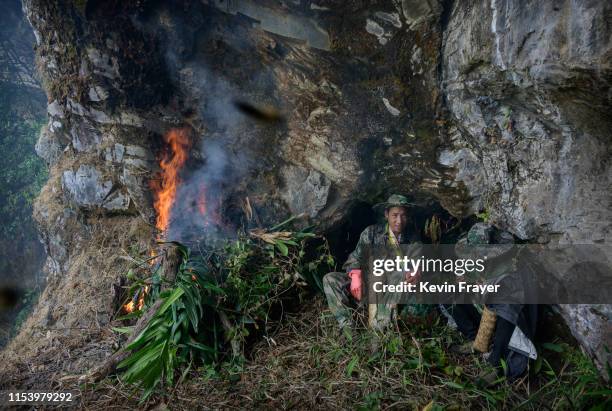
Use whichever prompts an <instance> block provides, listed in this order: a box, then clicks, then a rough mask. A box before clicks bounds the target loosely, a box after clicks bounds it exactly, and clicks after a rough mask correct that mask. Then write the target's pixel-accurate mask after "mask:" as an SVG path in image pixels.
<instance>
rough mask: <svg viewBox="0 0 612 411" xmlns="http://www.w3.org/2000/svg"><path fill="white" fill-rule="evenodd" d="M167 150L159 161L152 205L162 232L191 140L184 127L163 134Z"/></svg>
mask: <svg viewBox="0 0 612 411" xmlns="http://www.w3.org/2000/svg"><path fill="white" fill-rule="evenodd" d="M164 141H165V142H166V143H167V144H168V146H169V151H168V152H167V153H166V155H165V156H164V157H163V158H162V159H161V161H160V162H159V166H160V168H161V170H162V178H161V182H160V183H159V184H158V187H155V188H157V189H156V190H155V191H154V197H155V201H154V203H153V206H154V207H155V211H156V212H157V221H156V224H155V225H156V227H157V228H158V229H159V230H160V231H161V232H164V231H165V230H166V229H167V228H168V224H169V223H170V217H171V213H172V206H173V205H174V201H175V198H176V190H177V188H178V186H179V184H180V176H179V173H180V170H181V168H182V167H183V165H184V164H185V161H187V157H188V153H189V148H190V147H191V140H190V138H189V131H188V129H186V128H175V129H172V130H170V131H168V133H166V135H165V136H164Z"/></svg>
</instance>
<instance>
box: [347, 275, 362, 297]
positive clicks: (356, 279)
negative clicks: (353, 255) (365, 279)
mask: <svg viewBox="0 0 612 411" xmlns="http://www.w3.org/2000/svg"><path fill="white" fill-rule="evenodd" d="M348 276H349V277H350V278H351V286H350V290H351V295H352V296H353V297H355V299H356V300H357V301H361V270H359V269H353V270H351V271H349V273H348Z"/></svg>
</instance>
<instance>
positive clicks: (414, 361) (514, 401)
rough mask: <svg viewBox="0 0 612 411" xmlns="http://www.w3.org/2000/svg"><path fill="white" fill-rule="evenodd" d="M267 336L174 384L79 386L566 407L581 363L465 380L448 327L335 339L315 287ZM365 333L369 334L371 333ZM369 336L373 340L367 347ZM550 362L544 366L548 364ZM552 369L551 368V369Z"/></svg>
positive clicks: (346, 405) (363, 401) (109, 404)
mask: <svg viewBox="0 0 612 411" xmlns="http://www.w3.org/2000/svg"><path fill="white" fill-rule="evenodd" d="M267 326H268V328H269V331H270V332H269V333H268V335H267V337H264V338H263V339H261V340H259V341H258V342H257V343H256V344H255V345H254V346H253V347H252V349H251V351H250V353H251V355H250V358H249V359H247V360H246V362H245V363H244V364H243V365H242V366H239V365H232V364H229V363H228V364H224V365H223V366H222V367H221V368H220V369H217V370H215V369H212V368H201V369H198V370H192V371H190V372H189V374H188V375H187V376H186V378H185V379H184V380H183V381H182V382H181V383H179V384H177V385H176V386H175V387H171V388H166V391H165V392H163V393H159V394H157V395H155V396H153V397H152V398H150V399H149V400H148V401H147V402H146V403H144V404H139V403H138V399H139V398H140V392H139V391H138V390H134V388H133V387H127V386H125V385H123V384H122V383H121V381H119V380H118V379H117V378H116V377H113V378H111V379H107V380H105V381H103V382H102V383H100V384H98V385H96V386H91V387H87V388H85V389H84V390H83V392H82V397H81V401H82V404H81V405H82V406H83V407H84V408H88V409H136V408H139V409H152V408H154V409H166V408H167V409H245V408H246V409H278V408H280V409H289V408H290V409H423V408H424V407H427V406H429V407H430V408H429V409H442V408H436V407H438V406H439V407H443V408H444V409H451V410H452V409H457V410H459V409H514V408H517V407H522V408H523V409H541V408H550V409H571V408H574V407H573V406H572V405H571V403H568V402H567V401H566V399H565V398H564V397H565V396H569V394H568V393H567V392H565V391H564V390H565V388H564V387H565V386H566V385H568V384H569V385H571V384H572V381H575V380H572V378H574V379H575V378H579V377H580V376H581V375H582V374H581V373H583V371H582V370H573V373H572V371H571V369H572V367H575V364H570V363H567V362H566V363H565V364H564V365H562V366H561V365H560V369H558V370H555V371H554V372H555V373H556V376H555V377H551V376H550V375H548V374H546V373H544V372H540V373H539V374H537V375H534V372H533V370H532V372H531V373H530V374H528V375H526V376H525V377H523V378H522V379H520V380H518V381H515V382H513V383H506V382H504V383H502V384H501V385H499V386H498V387H497V388H496V389H491V390H489V389H480V388H478V387H477V386H476V385H474V384H473V382H472V381H473V380H474V378H475V376H476V375H477V374H478V372H480V371H481V369H482V368H481V364H482V362H481V360H480V359H479V357H472V356H468V357H451V356H449V355H448V354H447V353H448V349H447V348H448V344H450V343H451V342H452V341H457V339H458V336H457V335H456V334H455V332H454V331H453V330H450V329H448V328H447V327H445V326H444V325H442V324H440V323H439V322H438V321H437V320H436V321H435V323H434V324H433V326H432V325H426V324H412V325H410V326H407V325H405V324H404V325H403V326H400V328H399V329H398V330H396V331H395V332H389V333H388V334H387V335H386V336H378V337H380V338H378V337H377V336H375V335H374V334H372V333H371V332H369V331H367V330H365V329H358V330H356V332H355V333H354V334H353V337H352V340H348V341H345V340H342V339H341V338H339V336H338V331H337V328H336V326H335V323H334V320H333V318H330V316H329V312H328V311H327V310H326V309H325V306H324V304H323V301H322V298H320V297H317V298H316V299H315V300H314V301H312V302H311V305H310V306H309V307H306V308H305V310H304V311H303V312H301V313H297V314H289V315H287V316H286V317H285V319H284V321H283V322H282V323H274V324H268V325H267ZM373 341H376V343H374V342H373ZM373 345H375V346H376V347H377V349H375V350H373ZM551 370H552V369H551ZM551 372H553V371H551Z"/></svg>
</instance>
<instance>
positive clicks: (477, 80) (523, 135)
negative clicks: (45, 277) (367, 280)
mask: <svg viewBox="0 0 612 411" xmlns="http://www.w3.org/2000/svg"><path fill="white" fill-rule="evenodd" d="M217 3H218V4H217ZM24 4H25V8H26V10H27V14H28V17H29V19H30V22H31V23H32V26H33V28H34V30H35V33H36V37H37V39H38V45H37V52H38V60H39V64H40V68H41V72H42V74H43V77H44V84H45V88H46V90H47V94H48V98H49V106H48V112H49V124H48V126H47V127H46V129H45V130H44V131H43V133H42V134H41V138H40V140H39V142H38V145H37V150H38V152H39V154H40V155H41V156H42V157H43V158H45V160H46V161H47V162H48V164H49V167H50V174H51V177H50V180H49V182H48V184H47V186H46V187H45V189H44V190H43V193H42V194H41V196H40V198H39V200H38V204H37V208H36V214H35V215H36V218H37V220H38V221H39V223H40V226H41V230H42V232H43V236H44V238H45V241H46V246H47V250H48V254H49V258H48V261H47V271H48V273H49V285H48V287H47V290H46V292H45V295H44V296H43V297H42V299H41V304H40V305H39V307H38V309H37V311H36V313H35V314H34V316H33V317H32V318H31V319H30V321H29V323H28V324H27V325H26V327H25V328H24V331H23V332H22V334H21V335H20V336H19V337H18V338H17V339H16V340H15V342H14V343H13V346H12V349H13V350H14V352H17V353H19V352H20V350H27V351H28V352H35V350H41V351H42V350H43V349H50V348H52V347H57V346H59V345H62V344H67V341H69V342H70V343H69V345H68V347H69V348H70V350H72V351H76V352H80V353H88V352H90V353H91V354H89V355H90V357H86V356H83V357H82V358H83V359H81V360H79V361H78V362H74V363H72V364H71V365H70V368H71V369H67V370H66V371H71V370H72V371H76V370H82V369H83V368H86V367H88V366H89V365H90V364H91V363H92V362H94V361H96V358H100V357H103V356H105V355H107V354H108V353H109V352H110V351H112V349H113V347H112V342H111V341H112V338H111V337H110V336H109V332H108V331H107V328H106V326H107V325H108V322H109V320H110V318H111V316H112V315H113V313H114V312H113V309H115V308H116V307H114V306H113V299H112V294H111V293H110V292H109V290H110V289H111V286H112V284H113V283H114V282H115V281H116V280H117V278H118V277H119V276H120V275H121V273H122V272H123V270H124V269H125V268H126V264H127V263H126V261H125V260H123V259H121V258H120V256H121V250H122V249H124V250H125V249H128V248H129V247H130V246H132V247H134V246H137V247H141V248H142V249H146V248H148V247H150V246H151V243H152V240H153V239H154V237H155V233H154V230H153V227H152V222H153V218H154V210H153V208H152V204H151V195H150V188H149V182H150V180H151V179H152V178H154V176H155V172H156V171H158V169H157V167H158V166H157V161H156V158H158V157H159V154H160V152H161V151H162V150H163V148H164V144H163V139H162V135H163V134H164V133H165V132H167V131H168V130H169V129H170V128H172V127H187V128H188V129H189V130H191V134H192V136H193V140H194V141H193V146H192V151H191V153H190V160H189V162H188V164H187V166H186V170H185V173H186V174H185V178H184V187H186V188H185V190H184V192H185V193H186V194H185V195H187V194H188V193H189V192H190V190H192V189H193V188H194V187H199V185H200V184H206V186H207V187H206V188H207V190H208V191H209V192H211V193H212V194H214V197H215V199H216V200H217V203H215V204H217V205H216V206H215V207H218V210H217V211H220V212H221V213H222V214H224V215H231V214H232V212H233V211H232V210H236V209H238V210H239V209H240V205H241V204H242V201H244V199H245V198H246V197H248V198H249V201H250V204H251V205H252V207H253V209H254V210H255V213H256V214H257V215H258V218H259V219H260V221H261V223H262V224H269V223H272V222H276V221H278V220H280V219H281V218H284V217H286V216H287V215H289V214H297V213H306V215H307V216H308V218H309V219H310V220H311V221H312V222H315V223H317V224H319V226H320V227H321V229H329V228H333V227H335V226H337V224H338V223H339V222H340V221H341V220H342V218H343V216H344V215H345V212H346V210H347V209H348V208H349V207H350V206H351V205H352V204H354V203H355V202H357V201H365V202H370V203H372V202H374V201H377V200H380V199H381V198H382V197H384V196H385V195H386V194H388V193H390V192H391V191H396V192H404V193H408V194H412V195H413V196H414V197H415V199H416V200H417V201H418V202H419V203H420V204H422V205H427V204H429V203H430V202H431V201H437V202H439V203H440V204H441V205H442V206H443V207H445V208H446V209H447V210H448V211H449V212H450V213H452V214H453V215H455V216H457V217H466V216H469V215H471V214H473V213H474V212H476V211H481V210H484V209H486V210H488V213H489V215H490V219H491V221H492V222H493V223H495V224H497V225H498V226H500V227H502V228H506V229H508V230H510V231H512V232H513V233H514V234H515V235H517V236H518V237H520V238H522V239H533V240H536V239H537V240H538V241H540V242H546V241H566V242H569V241H580V242H582V241H589V242H592V241H598V242H606V243H607V242H609V241H610V226H609V224H610V214H611V212H612V209H611V207H610V194H609V193H610V190H609V189H610V179H611V175H612V173H610V151H609V150H610V149H609V131H608V130H609V125H610V114H609V112H608V110H607V107H609V103H610V93H609V90H610V88H609V86H610V78H611V77H610V67H609V61H610V31H609V30H610V29H609V27H608V26H607V25H606V20H605V19H606V16H608V17H609V15H610V6H608V5H607V4H606V2H587V3H582V5H580V6H578V5H576V4H574V2H570V1H567V2H564V3H563V4H558V2H529V1H518V0H517V1H510V0H508V1H505V2H502V1H492V2H483V1H480V2H476V1H474V2H448V1H447V2H443V3H438V2H436V1H427V2H420V1H410V0H404V1H394V2H377V3H376V4H374V5H370V4H366V3H365V2H359V1H354V2H353V1H352V2H333V1H318V2H311V1H301V2H280V3H279V2H272V1H270V2H268V1H263V2H257V6H254V5H253V4H251V3H250V2H240V1H237V2H232V5H231V6H229V5H224V4H221V3H220V2H214V1H209V2H206V1H204V2H195V1H194V2H182V3H181V4H180V5H174V6H173V7H170V6H169V5H163V4H158V3H156V2H150V3H149V2H142V3H138V5H125V4H123V3H122V2H96V1H87V2H77V3H75V4H74V5H73V4H72V3H67V2H57V3H56V2H53V3H51V2H43V1H35V0H26V1H24ZM245 107H247V109H245ZM253 108H255V110H252V109H253ZM253 111H255V113H256V115H253ZM262 112H265V113H273V115H272V116H265V115H264V116H263V118H270V117H272V118H273V119H274V120H273V121H258V120H257V118H258V117H262V116H261V113H262ZM249 113H250V114H249ZM607 143H608V144H607ZM191 223H193V222H191ZM193 224H197V222H195V223H193ZM181 228H182V227H181V226H178V227H174V228H173V230H174V231H173V232H174V235H176V236H179V237H180V235H181V232H182V230H181ZM565 312H566V313H567V318H568V322H569V323H570V325H571V326H572V327H573V331H574V333H575V335H576V336H577V337H578V338H579V339H580V340H581V341H582V342H583V344H584V345H585V346H586V347H587V349H588V350H590V352H591V353H594V354H595V355H597V356H598V357H597V358H599V360H600V361H604V357H603V345H602V344H603V341H605V339H606V338H609V333H610V331H609V330H610V326H609V317H607V316H609V312H608V311H607V308H606V307H604V308H597V307H595V308H593V307H591V308H569V307H568V308H566V309H565ZM593 321H597V322H598V324H600V325H602V327H603V331H602V332H601V333H600V334H597V335H595V334H588V333H587V330H586V329H585V328H584V327H585V326H586V325H587V324H591V323H592V322H593ZM56 330H60V331H56ZM71 330H78V331H75V332H72V331H71ZM605 330H607V331H605ZM606 333H608V334H606ZM606 335H607V336H606ZM26 339H29V340H34V341H36V342H35V343H34V346H35V347H34V348H32V347H28V348H24V347H23V344H22V343H21V342H23V341H25V340H26ZM105 344H106V345H105ZM42 362H44V361H42Z"/></svg>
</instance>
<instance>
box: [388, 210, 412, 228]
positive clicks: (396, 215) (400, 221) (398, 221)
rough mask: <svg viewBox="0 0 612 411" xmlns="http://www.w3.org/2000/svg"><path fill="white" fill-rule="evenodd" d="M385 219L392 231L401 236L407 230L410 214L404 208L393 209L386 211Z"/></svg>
mask: <svg viewBox="0 0 612 411" xmlns="http://www.w3.org/2000/svg"><path fill="white" fill-rule="evenodd" d="M385 218H386V219H387V223H389V227H390V228H391V231H393V233H395V234H399V233H401V232H402V231H404V228H406V223H407V222H408V213H406V209H405V208H404V207H391V208H389V209H387V210H385Z"/></svg>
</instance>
